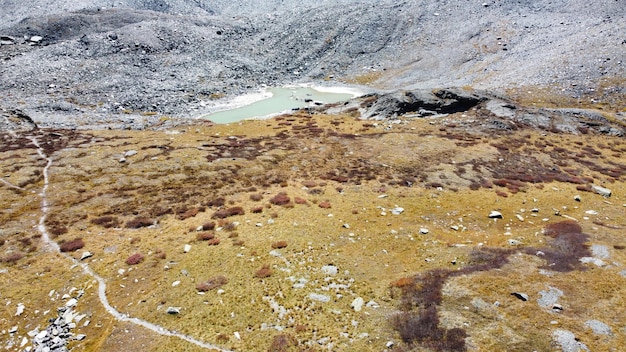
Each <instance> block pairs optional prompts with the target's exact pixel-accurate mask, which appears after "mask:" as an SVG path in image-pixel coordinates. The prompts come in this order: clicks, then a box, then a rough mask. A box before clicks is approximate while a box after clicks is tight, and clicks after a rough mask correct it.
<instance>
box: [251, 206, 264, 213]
mask: <svg viewBox="0 0 626 352" xmlns="http://www.w3.org/2000/svg"><path fill="white" fill-rule="evenodd" d="M251 212H252V213H253V214H260V213H262V212H263V207H255V208H252V210H251Z"/></svg>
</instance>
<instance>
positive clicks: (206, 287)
mask: <svg viewBox="0 0 626 352" xmlns="http://www.w3.org/2000/svg"><path fill="white" fill-rule="evenodd" d="M227 283H228V279H227V278H226V277H225V276H221V275H220V276H215V277H212V278H210V279H208V280H207V281H205V282H201V283H199V284H197V285H196V290H198V291H199V292H207V291H210V290H214V289H216V288H220V287H222V286H224V285H226V284H227Z"/></svg>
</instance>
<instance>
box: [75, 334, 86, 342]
mask: <svg viewBox="0 0 626 352" xmlns="http://www.w3.org/2000/svg"><path fill="white" fill-rule="evenodd" d="M86 337H87V335H85V334H78V335H76V336H75V337H74V340H76V341H82V340H84V339H85V338H86Z"/></svg>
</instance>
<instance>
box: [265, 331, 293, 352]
mask: <svg viewBox="0 0 626 352" xmlns="http://www.w3.org/2000/svg"><path fill="white" fill-rule="evenodd" d="M297 345H298V340H296V338H295V337H293V336H291V335H287V334H280V335H276V336H274V337H273V338H272V344H271V345H270V347H269V349H268V352H289V351H293V347H296V346H297Z"/></svg>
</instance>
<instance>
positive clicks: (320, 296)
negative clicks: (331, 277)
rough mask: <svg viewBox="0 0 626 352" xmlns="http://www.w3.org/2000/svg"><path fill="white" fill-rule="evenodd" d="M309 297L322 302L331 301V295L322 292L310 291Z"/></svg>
mask: <svg viewBox="0 0 626 352" xmlns="http://www.w3.org/2000/svg"><path fill="white" fill-rule="evenodd" d="M309 298H310V299H312V300H314V301H318V302H322V303H327V302H330V296H327V295H323V294H320V293H309Z"/></svg>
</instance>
